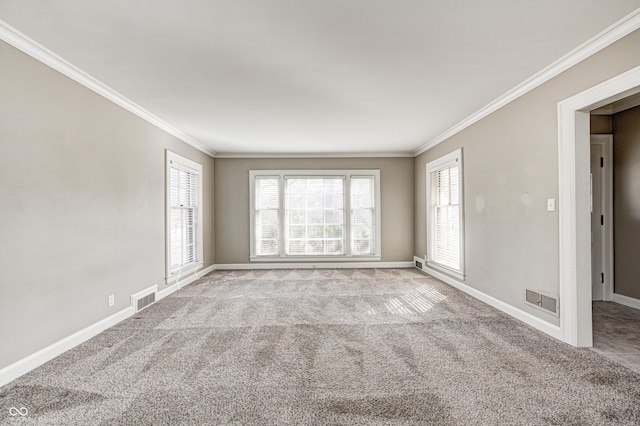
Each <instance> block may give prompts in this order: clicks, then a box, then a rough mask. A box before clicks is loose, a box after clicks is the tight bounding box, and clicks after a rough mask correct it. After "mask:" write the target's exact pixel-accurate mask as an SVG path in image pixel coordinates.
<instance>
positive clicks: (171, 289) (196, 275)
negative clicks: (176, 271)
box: [157, 265, 217, 300]
mask: <svg viewBox="0 0 640 426" xmlns="http://www.w3.org/2000/svg"><path fill="white" fill-rule="evenodd" d="M216 269H217V267H216V265H211V266H207V267H206V268H204V269H201V270H199V271H194V272H192V273H190V274H187V275H186V276H185V277H184V278H183V279H182V280H180V279H177V280H175V281H173V282H172V284H171V285H169V286H166V287H165V288H163V289H162V290H160V291H158V294H157V300H160V299H164V298H165V297H167V296H169V295H170V294H172V293H175V292H176V291H178V290H180V289H181V288H184V287H186V286H188V285H189V284H191V283H192V282H194V281H196V280H199V279H200V278H202V277H204V276H205V275H207V274H208V273H210V272H213V271H215V270H216Z"/></svg>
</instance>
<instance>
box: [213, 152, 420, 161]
mask: <svg viewBox="0 0 640 426" xmlns="http://www.w3.org/2000/svg"><path fill="white" fill-rule="evenodd" d="M413 157H415V156H414V155H413V153H412V152H315V153H286V152H285V153H259V152H257V153H253V152H249V153H241V152H238V153H234V152H227V153H220V152H218V153H216V158H275V159H277V158H413Z"/></svg>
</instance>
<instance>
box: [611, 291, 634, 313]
mask: <svg viewBox="0 0 640 426" xmlns="http://www.w3.org/2000/svg"><path fill="white" fill-rule="evenodd" d="M611 301H612V302H616V303H619V304H621V305H624V306H628V307H630V308H635V309H640V300H638V299H634V298H633V297H629V296H624V295H622V294H618V293H613V297H611Z"/></svg>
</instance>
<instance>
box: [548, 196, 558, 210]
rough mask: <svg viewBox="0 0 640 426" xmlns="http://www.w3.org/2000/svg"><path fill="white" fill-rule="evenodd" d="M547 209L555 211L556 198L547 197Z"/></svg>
mask: <svg viewBox="0 0 640 426" xmlns="http://www.w3.org/2000/svg"><path fill="white" fill-rule="evenodd" d="M547 211H548V212H555V211H556V199H555V198H549V199H547Z"/></svg>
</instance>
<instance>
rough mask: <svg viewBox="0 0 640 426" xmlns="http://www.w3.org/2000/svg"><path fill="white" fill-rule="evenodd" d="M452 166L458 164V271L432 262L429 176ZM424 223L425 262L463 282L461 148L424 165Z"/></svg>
mask: <svg viewBox="0 0 640 426" xmlns="http://www.w3.org/2000/svg"><path fill="white" fill-rule="evenodd" d="M454 164H458V185H459V187H458V193H459V195H458V196H459V200H458V208H459V211H458V215H459V221H460V223H459V225H458V226H459V227H460V236H459V241H458V244H459V247H460V269H453V268H451V267H448V266H446V265H442V264H439V263H438V262H436V261H434V260H433V258H432V253H433V251H434V250H433V242H434V239H433V234H434V233H433V232H432V230H433V228H434V217H433V214H432V200H431V197H432V195H433V194H432V193H431V184H432V182H431V174H432V173H433V172H437V171H439V170H441V169H443V168H445V167H449V166H452V165H454ZM426 201H427V206H426V215H427V217H426V222H427V235H426V236H425V237H426V239H427V245H426V247H427V256H426V258H425V261H426V262H427V263H428V264H429V265H430V266H431V267H432V268H435V269H438V270H440V271H442V272H445V273H447V274H449V275H453V276H454V277H456V278H458V279H460V280H464V276H465V273H464V271H465V256H464V254H465V240H464V166H463V158H462V148H458V149H456V150H455V151H452V152H450V153H448V154H445V155H443V156H441V157H439V158H436V159H435V160H433V161H430V162H428V163H427V164H426Z"/></svg>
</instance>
